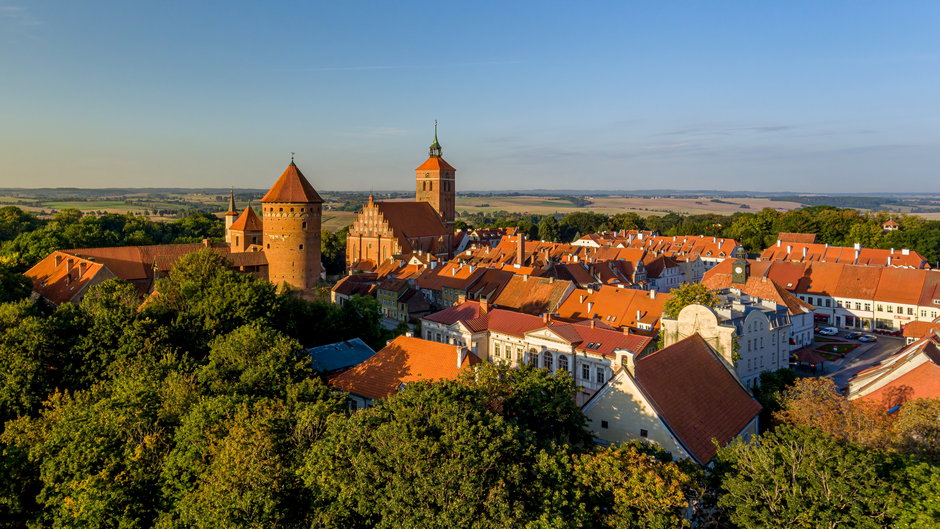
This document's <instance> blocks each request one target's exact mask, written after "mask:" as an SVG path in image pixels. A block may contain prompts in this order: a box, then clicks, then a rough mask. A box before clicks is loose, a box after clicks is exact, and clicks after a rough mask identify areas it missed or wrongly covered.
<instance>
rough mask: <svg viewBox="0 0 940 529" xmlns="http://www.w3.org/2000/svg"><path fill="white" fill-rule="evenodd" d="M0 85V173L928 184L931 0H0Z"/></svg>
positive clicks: (934, 142)
mask: <svg viewBox="0 0 940 529" xmlns="http://www.w3.org/2000/svg"><path fill="white" fill-rule="evenodd" d="M666 4H668V5H666ZM0 98H2V99H0V101H2V104H0V187H4V186H18V187H36V186H77V187H103V186H133V187H145V186H185V187H222V186H229V185H234V186H239V187H258V188H262V187H267V186H269V185H270V184H271V183H272V182H273V180H274V179H275V178H276V177H277V176H278V175H279V174H280V172H281V171H282V170H283V168H284V166H285V165H286V164H287V163H288V162H289V159H290V158H289V156H290V154H289V153H290V152H291V151H296V152H297V163H298V165H300V167H301V168H302V169H303V170H304V172H305V173H306V174H307V175H308V177H310V178H311V180H312V181H313V183H314V185H315V186H316V187H318V188H320V189H324V190H336V189H362V190H368V189H408V188H411V187H412V178H413V175H414V172H413V169H414V168H415V167H416V166H417V165H419V164H420V163H421V162H422V161H423V160H424V158H425V157H426V155H427V146H428V144H429V143H430V140H431V135H432V129H433V122H434V120H435V119H438V120H440V123H441V125H440V140H441V143H442V145H443V147H444V157H445V158H446V159H447V160H448V161H449V162H450V163H451V164H452V165H454V166H456V167H457V170H458V173H457V175H458V181H459V184H458V186H459V189H463V190H479V189H526V188H585V189H650V188H675V189H699V188H706V189H733V190H742V189H753V190H766V191H781V190H792V191H824V192H834V191H841V192H852V191H865V192H877V191H910V192H919V191H931V192H938V191H940V184H938V182H940V2H936V1H924V2H916V1H905V2H888V1H885V2H867V1H845V2H838V1H818V0H815V1H807V2H797V1H787V2H753V1H740V2H722V1H715V2H710V1H709V2H706V1H690V2H668V3H667V2H622V1H621V2H609V3H600V2H596V3H591V2H546V1H540V2H507V1H499V2H486V1H475V2H461V3H459V5H458V3H456V2H442V1H437V2H427V3H423V2H420V3H419V2H335V1H334V2H296V3H293V2H238V1H230V2H202V1H187V2H176V1H160V2H134V1H132V2H128V1H126V0H124V1H120V2H98V1H87V2H61V1H60V2H40V1H36V2H27V1H23V0H0Z"/></svg>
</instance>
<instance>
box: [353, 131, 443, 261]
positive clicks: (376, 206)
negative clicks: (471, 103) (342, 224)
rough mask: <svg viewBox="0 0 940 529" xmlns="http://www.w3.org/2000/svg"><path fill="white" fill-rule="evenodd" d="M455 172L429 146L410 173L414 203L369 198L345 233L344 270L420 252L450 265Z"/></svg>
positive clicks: (435, 144)
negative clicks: (443, 260) (426, 157)
mask: <svg viewBox="0 0 940 529" xmlns="http://www.w3.org/2000/svg"><path fill="white" fill-rule="evenodd" d="M456 173H457V170H456V169H454V168H453V166H451V165H450V164H449V163H447V162H446V161H444V158H443V157H442V156H441V144H440V143H439V142H438V141H437V124H436V123H435V125H434V142H433V143H432V144H431V147H430V149H429V153H428V159H427V160H426V161H425V162H424V163H422V164H421V165H420V166H418V168H417V169H415V199H414V200H410V199H404V200H375V199H374V198H373V197H372V196H371V195H370V196H369V202H368V203H367V204H366V205H365V206H364V207H363V208H362V210H361V211H360V212H359V215H358V216H357V217H356V220H355V221H354V222H353V224H352V226H350V228H349V234H348V235H347V237H346V267H347V268H348V269H350V270H352V269H359V270H369V269H374V268H376V267H378V266H379V265H380V264H382V263H383V262H385V261H387V260H389V259H391V258H392V256H395V255H399V254H403V253H412V252H423V253H429V254H432V255H435V256H437V257H439V258H441V259H445V260H446V259H450V257H451V254H452V252H453V238H454V214H455V206H456V196H457V193H456Z"/></svg>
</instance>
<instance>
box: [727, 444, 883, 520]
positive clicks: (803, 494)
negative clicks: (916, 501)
mask: <svg viewBox="0 0 940 529" xmlns="http://www.w3.org/2000/svg"><path fill="white" fill-rule="evenodd" d="M718 458H719V460H720V465H719V466H720V467H723V468H724V474H723V476H722V479H721V487H722V489H723V490H724V492H725V494H724V496H723V497H722V498H721V500H720V501H719V505H721V506H722V507H723V508H725V509H727V510H728V511H729V517H730V519H731V521H732V522H734V523H735V524H736V525H737V526H739V527H741V528H744V529H751V528H754V529H756V528H762V529H763V528H770V527H820V528H823V527H857V528H872V529H875V528H879V527H885V526H886V525H887V522H888V521H889V520H888V511H889V510H890V509H891V508H893V502H894V501H895V498H894V497H893V496H892V495H891V494H890V488H891V472H892V470H893V469H892V462H891V461H890V460H889V459H888V458H886V457H884V456H882V455H880V454H879V453H877V452H875V451H871V450H866V449H863V448H860V447H858V446H856V445H853V444H850V443H842V442H839V441H838V440H836V439H835V438H834V437H832V436H829V435H826V434H825V433H823V432H821V431H819V430H812V429H800V428H793V427H790V426H782V427H780V428H778V429H777V430H775V431H773V432H770V433H767V434H764V435H763V436H762V437H761V439H760V442H759V443H750V444H748V443H744V442H741V441H735V442H734V443H732V444H731V445H729V446H728V447H726V448H723V449H721V450H719V452H718Z"/></svg>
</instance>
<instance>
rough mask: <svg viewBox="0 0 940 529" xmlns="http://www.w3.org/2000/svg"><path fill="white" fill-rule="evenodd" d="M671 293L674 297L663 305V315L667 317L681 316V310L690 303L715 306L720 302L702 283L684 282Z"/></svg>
mask: <svg viewBox="0 0 940 529" xmlns="http://www.w3.org/2000/svg"><path fill="white" fill-rule="evenodd" d="M669 294H670V295H672V297H671V298H669V300H668V301H666V303H665V305H663V316H665V317H667V318H677V317H679V312H680V311H681V310H682V309H684V308H685V307H687V306H689V305H694V304H698V305H705V306H706V307H714V306H715V305H717V304H718V298H717V297H716V296H715V294H714V293H713V292H711V291H709V290H708V289H707V288H705V285H703V284H701V283H684V284H682V285H680V286H679V287H677V288H675V289H673V290H671V291H670V292H669Z"/></svg>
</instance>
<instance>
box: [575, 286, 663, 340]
mask: <svg viewBox="0 0 940 529" xmlns="http://www.w3.org/2000/svg"><path fill="white" fill-rule="evenodd" d="M671 298H672V296H671V295H670V294H663V293H658V292H657V293H656V294H655V297H653V296H651V293H650V292H647V291H645V290H636V289H632V288H618V287H613V286H607V285H604V286H601V287H600V288H598V289H596V290H585V289H576V290H574V291H572V292H571V294H570V295H569V296H568V297H567V298H566V299H565V301H564V302H563V303H562V304H561V306H560V307H558V316H559V317H560V318H565V319H576V320H579V319H592V318H597V319H599V320H600V321H602V322H604V323H607V324H610V325H615V326H617V327H631V328H637V326H638V324H640V323H644V324H649V325H651V326H652V328H653V329H656V328H657V327H659V321H660V318H662V315H663V306H664V305H665V304H666V302H667V301H669V299H671ZM637 312H639V319H637Z"/></svg>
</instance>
